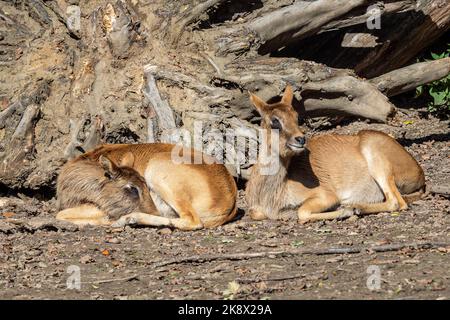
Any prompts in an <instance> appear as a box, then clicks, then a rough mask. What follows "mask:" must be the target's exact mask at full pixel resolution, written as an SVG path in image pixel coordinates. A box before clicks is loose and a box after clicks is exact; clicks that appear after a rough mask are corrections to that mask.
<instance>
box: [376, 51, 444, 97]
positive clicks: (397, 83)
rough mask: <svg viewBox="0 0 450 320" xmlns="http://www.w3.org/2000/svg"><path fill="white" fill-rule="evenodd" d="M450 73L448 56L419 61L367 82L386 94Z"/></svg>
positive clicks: (396, 92)
mask: <svg viewBox="0 0 450 320" xmlns="http://www.w3.org/2000/svg"><path fill="white" fill-rule="evenodd" d="M449 73H450V57H448V58H443V59H439V60H434V61H427V62H419V63H415V64H412V65H410V66H407V67H404V68H401V69H397V70H394V71H391V72H388V73H386V74H383V75H381V76H379V77H376V78H372V79H370V80H369V82H370V83H371V84H373V85H375V86H376V87H377V88H378V90H380V91H381V92H383V93H384V94H385V95H386V96H388V97H392V96H395V95H397V94H400V93H403V92H406V91H410V90H414V89H415V88H417V87H418V86H421V85H423V84H426V83H430V82H433V81H436V80H439V79H442V78H444V77H446V76H447V75H448V74H449Z"/></svg>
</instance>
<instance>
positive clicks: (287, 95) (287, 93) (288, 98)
mask: <svg viewBox="0 0 450 320" xmlns="http://www.w3.org/2000/svg"><path fill="white" fill-rule="evenodd" d="M293 98H294V92H293V91H292V87H291V85H290V84H288V85H287V86H286V89H284V93H283V98H282V99H281V101H282V102H283V103H285V104H288V105H292V100H293Z"/></svg>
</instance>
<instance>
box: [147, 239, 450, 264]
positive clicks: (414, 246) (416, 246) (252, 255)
mask: <svg viewBox="0 0 450 320" xmlns="http://www.w3.org/2000/svg"><path fill="white" fill-rule="evenodd" d="M448 246H450V242H411V243H396V244H387V245H381V246H359V247H341V248H324V249H293V250H276V251H265V252H242V253H241V252H240V253H228V254H215V255H194V256H189V257H181V258H175V259H171V260H166V261H161V262H156V263H154V264H153V267H154V268H160V267H164V266H168V265H173V264H180V263H205V262H211V261H216V260H247V259H256V258H265V257H269V256H290V255H294V256H295V255H308V254H309V255H328V254H355V253H361V252H365V251H373V252H389V251H398V250H402V249H407V248H408V249H411V250H420V249H434V248H441V247H448Z"/></svg>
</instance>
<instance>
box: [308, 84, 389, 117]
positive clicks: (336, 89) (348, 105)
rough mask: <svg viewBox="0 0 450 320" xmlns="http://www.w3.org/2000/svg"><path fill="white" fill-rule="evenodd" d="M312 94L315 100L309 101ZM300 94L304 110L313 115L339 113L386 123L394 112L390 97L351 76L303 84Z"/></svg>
mask: <svg viewBox="0 0 450 320" xmlns="http://www.w3.org/2000/svg"><path fill="white" fill-rule="evenodd" d="M311 93H313V94H314V95H313V97H314V98H313V99H309V98H308V94H309V95H311ZM301 94H302V98H303V99H304V101H303V103H304V107H305V110H306V111H307V112H308V113H310V114H314V115H326V114H328V115H329V114H330V112H338V113H345V114H350V115H354V116H360V117H364V118H367V119H373V120H376V121H381V122H386V121H387V117H388V116H389V115H391V114H392V113H393V112H394V111H395V107H394V106H393V105H392V104H391V103H390V102H389V100H388V98H387V97H386V96H384V95H383V94H381V93H380V92H379V91H378V90H377V88H376V87H375V86H373V85H372V84H370V83H369V82H367V81H363V80H360V79H357V78H355V77H350V76H343V77H334V78H331V79H329V80H324V81H319V82H308V83H306V84H305V85H303V87H302V93H301ZM318 94H320V96H318Z"/></svg>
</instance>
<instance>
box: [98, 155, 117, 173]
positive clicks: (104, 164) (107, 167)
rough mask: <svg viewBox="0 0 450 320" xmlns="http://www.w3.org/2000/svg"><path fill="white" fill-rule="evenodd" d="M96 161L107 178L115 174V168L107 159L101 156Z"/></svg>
mask: <svg viewBox="0 0 450 320" xmlns="http://www.w3.org/2000/svg"><path fill="white" fill-rule="evenodd" d="M98 161H99V162H100V165H101V166H102V168H103V170H105V173H106V174H107V175H108V176H109V177H112V176H114V175H115V174H116V173H117V166H116V165H115V164H114V162H112V161H111V160H110V159H109V158H108V157H106V156H104V155H101V156H100V158H99V159H98Z"/></svg>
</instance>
